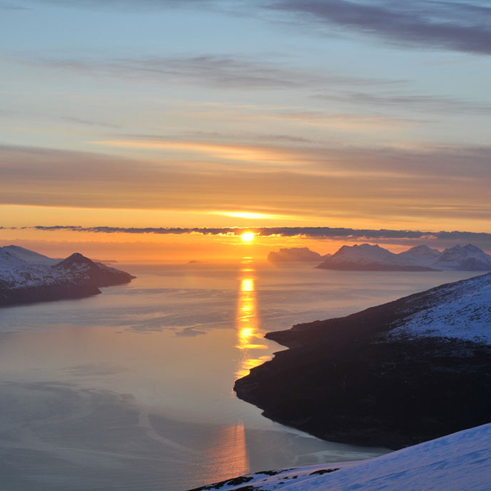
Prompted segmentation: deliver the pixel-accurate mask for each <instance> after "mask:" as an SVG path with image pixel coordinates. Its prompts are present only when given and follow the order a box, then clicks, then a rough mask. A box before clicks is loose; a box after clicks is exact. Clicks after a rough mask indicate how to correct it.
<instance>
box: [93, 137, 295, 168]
mask: <svg viewBox="0 0 491 491" xmlns="http://www.w3.org/2000/svg"><path fill="white" fill-rule="evenodd" d="M87 143H89V144H91V145H99V146H105V147H115V148H135V149H140V150H168V151H169V150H178V151H181V152H182V151H184V152H194V153H200V154H205V155H208V156H210V157H214V158H220V159H225V160H237V161H242V162H257V163H269V164H280V165H293V164H299V163H301V160H300V159H298V158H296V157H294V156H292V154H291V153H290V152H287V151H285V150H281V149H275V148H267V147H255V146H245V145H228V144H221V143H202V142H186V141H153V140H103V141H89V142H87Z"/></svg>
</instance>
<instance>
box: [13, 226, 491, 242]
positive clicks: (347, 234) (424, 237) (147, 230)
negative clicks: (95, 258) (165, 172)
mask: <svg viewBox="0 0 491 491" xmlns="http://www.w3.org/2000/svg"><path fill="white" fill-rule="evenodd" d="M8 228H9V227H7V229H8ZM22 229H32V230H39V231H47V232H55V231H63V230H64V231H70V232H81V233H84V232H85V233H87V232H91V233H99V234H130V235H148V234H154V235H185V234H201V235H216V236H218V235H234V236H240V235H242V234H243V233H244V232H250V231H253V232H255V233H256V234H257V235H259V236H261V237H272V236H281V237H305V238H310V239H332V240H334V239H335V240H346V241H349V242H351V241H355V242H359V241H372V242H373V241H375V242H377V241H380V242H391V241H392V242H394V241H396V242H397V241H401V240H405V239H407V240H409V241H417V240H419V241H422V242H435V243H437V242H442V243H443V242H444V243H457V242H460V243H467V242H473V243H477V244H482V245H486V246H487V247H491V233H485V232H465V231H464V232H462V231H451V232H448V231H440V232H434V231H433V232H431V231H418V230H390V229H380V230H377V229H354V228H333V227H252V228H251V227H247V228H246V227H214V228H204V227H194V228H186V227H184V228H181V227H169V228H167V227H110V226H100V227H84V226H79V225H55V226H43V225H36V226H32V227H22ZM405 243H411V242H405Z"/></svg>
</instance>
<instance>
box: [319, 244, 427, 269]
mask: <svg viewBox="0 0 491 491" xmlns="http://www.w3.org/2000/svg"><path fill="white" fill-rule="evenodd" d="M411 259H412V257H411ZM411 259H410V256H406V257H403V258H401V257H399V255H398V254H394V253H392V252H390V251H388V250H387V249H384V248H382V247H380V246H378V245H370V244H361V245H354V246H343V247H341V249H339V250H338V251H337V252H336V253H335V254H333V255H332V256H331V257H328V258H327V259H326V260H325V261H324V262H323V263H322V264H320V265H319V266H317V267H318V268H320V269H341V270H348V271H428V270H431V269H432V268H431V267H429V266H423V265H421V264H418V263H417V262H416V261H414V260H411Z"/></svg>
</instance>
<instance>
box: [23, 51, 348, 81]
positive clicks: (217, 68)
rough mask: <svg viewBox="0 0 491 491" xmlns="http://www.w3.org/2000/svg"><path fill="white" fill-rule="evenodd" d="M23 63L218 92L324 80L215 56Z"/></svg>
mask: <svg viewBox="0 0 491 491" xmlns="http://www.w3.org/2000/svg"><path fill="white" fill-rule="evenodd" d="M17 61H18V60H17ZM23 62H24V63H29V64H32V65H36V66H40V67H43V68H51V69H58V70H64V71H67V72H72V73H76V74H84V75H91V76H107V77H117V78H123V79H125V80H127V81H131V80H135V79H138V80H147V81H149V82H159V83H162V82H164V81H165V82H171V81H176V83H177V82H180V83H182V82H183V81H184V82H187V83H199V84H200V85H205V86H208V87H213V88H218V89H223V88H240V89H243V90H252V89H276V90H279V89H291V88H299V87H305V86H310V85H320V84H321V82H322V81H323V80H324V79H323V78H321V77H319V76H316V75H309V74H307V73H303V72H296V71H294V70H289V69H287V68H283V67H282V66H280V65H279V64H278V63H275V62H269V61H268V62H260V61H255V60H249V59H245V58H240V57H234V56H227V55H215V54H212V55H200V56H175V57H146V58H145V57H140V58H134V59H132V58H112V59H97V58H80V59H70V58H66V59H61V58H58V59H56V58H52V59H47V58H45V59H42V58H39V57H36V59H25V60H24V61H23ZM346 79H349V77H346ZM350 80H355V79H354V78H353V79H350ZM345 82H346V80H345Z"/></svg>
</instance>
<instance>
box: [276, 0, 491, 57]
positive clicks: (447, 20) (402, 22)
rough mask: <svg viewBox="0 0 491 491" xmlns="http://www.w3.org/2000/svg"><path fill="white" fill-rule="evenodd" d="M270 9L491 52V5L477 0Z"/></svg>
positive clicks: (411, 40)
mask: <svg viewBox="0 0 491 491" xmlns="http://www.w3.org/2000/svg"><path fill="white" fill-rule="evenodd" d="M269 8H270V9H272V10H277V11H278V10H279V11H283V12H289V13H291V14H295V15H301V16H302V17H303V19H304V21H306V22H315V23H320V24H325V25H328V26H337V27H339V28H342V29H344V30H352V31H354V32H356V33H360V32H361V33H366V34H369V35H374V36H378V37H381V38H383V39H385V40H389V41H390V42H392V43H397V44H405V45H411V46H416V47H421V48H428V47H432V48H437V49H448V50H455V51H463V52H468V53H476V54H485V55H489V54H491V27H490V26H491V9H490V8H488V7H484V6H482V5H479V4H478V3H477V2H472V1H469V2H468V3H465V4H464V3H453V2H450V1H440V2H434V1H427V0H413V1H411V2H394V1H390V0H381V1H374V0H372V1H370V0H368V1H367V0H365V1H362V2H352V1H347V0H277V1H273V2H271V3H270V4H269Z"/></svg>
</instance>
